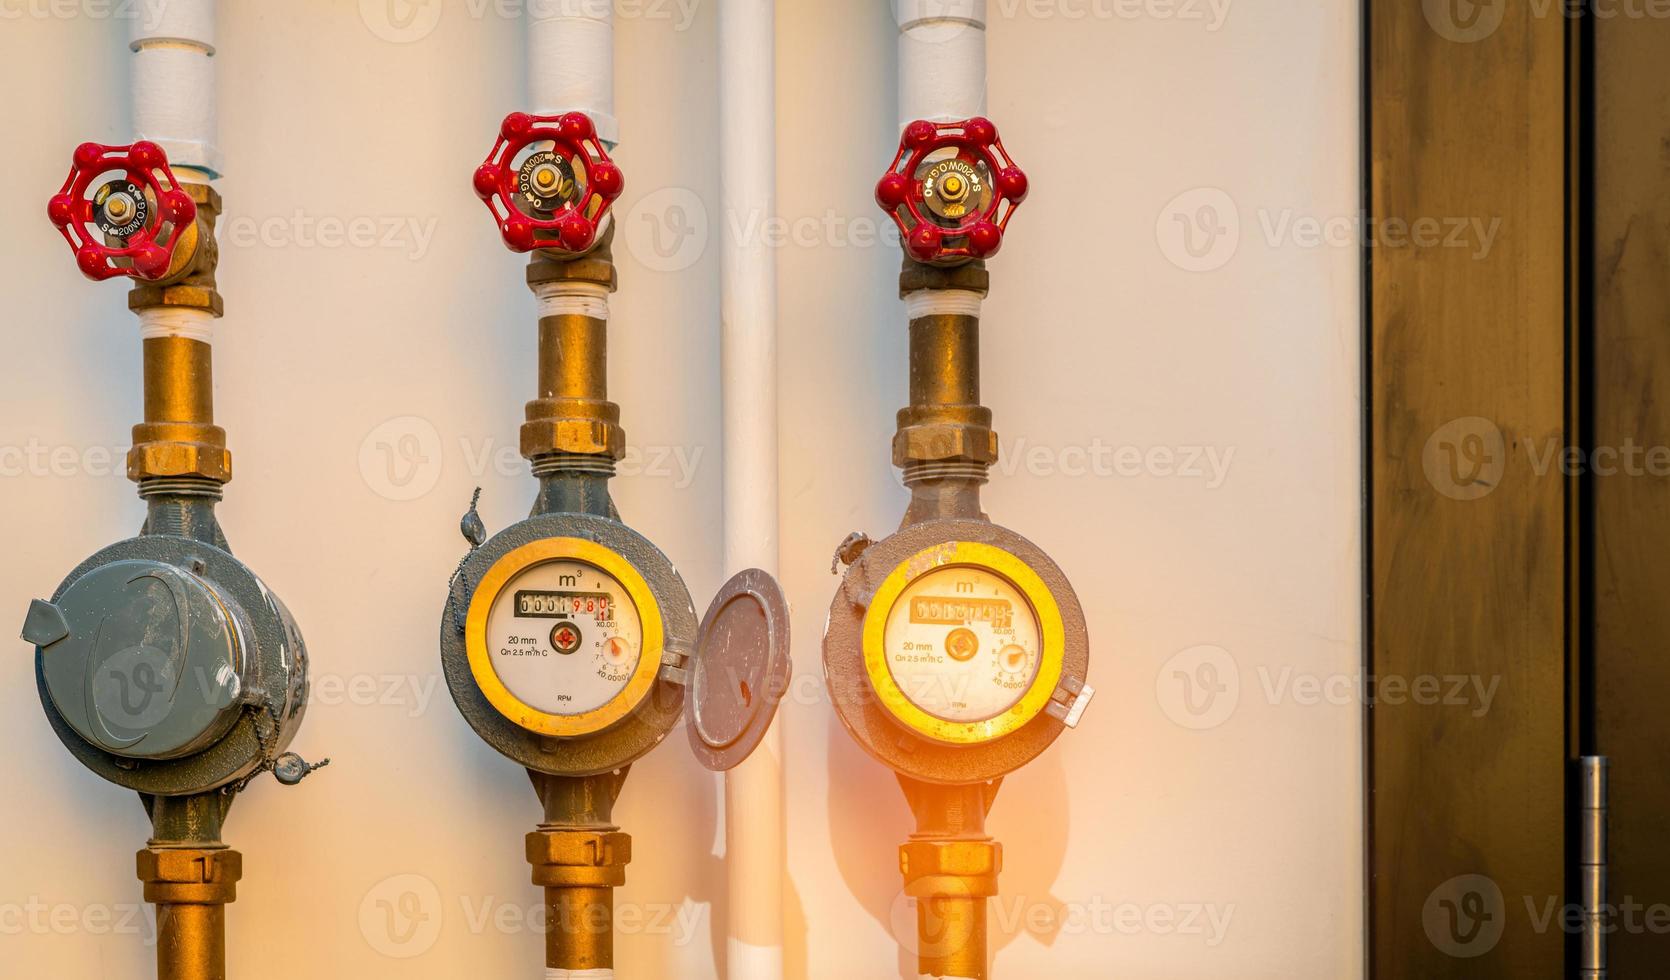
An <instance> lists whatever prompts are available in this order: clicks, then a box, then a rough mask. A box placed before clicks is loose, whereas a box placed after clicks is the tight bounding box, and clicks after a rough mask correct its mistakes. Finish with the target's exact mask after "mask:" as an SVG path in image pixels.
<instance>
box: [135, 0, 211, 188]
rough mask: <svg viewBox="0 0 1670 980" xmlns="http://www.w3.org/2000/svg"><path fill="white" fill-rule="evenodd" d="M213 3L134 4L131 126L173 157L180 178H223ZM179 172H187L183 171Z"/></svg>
mask: <svg viewBox="0 0 1670 980" xmlns="http://www.w3.org/2000/svg"><path fill="white" fill-rule="evenodd" d="M215 3H216V0H145V2H143V3H137V4H134V9H133V15H132V17H131V18H130V19H129V21H128V24H129V31H128V40H129V44H128V47H129V49H130V50H132V51H133V73H132V77H133V128H134V132H135V134H136V135H137V137H138V138H139V139H146V140H150V141H151V142H153V143H155V144H157V145H158V146H160V147H162V150H163V152H164V153H166V154H168V162H169V164H170V165H171V166H172V167H173V168H174V170H175V173H176V174H178V176H179V178H180V179H181V180H185V181H195V182H206V181H210V180H213V179H215V178H216V177H219V176H220V175H221V173H222V171H221V156H220V144H219V119H218V117H217V115H216V111H217V110H216V99H215V69H214V56H215ZM181 170H184V171H186V173H180V171H181Z"/></svg>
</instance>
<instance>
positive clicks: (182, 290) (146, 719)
mask: <svg viewBox="0 0 1670 980" xmlns="http://www.w3.org/2000/svg"><path fill="white" fill-rule="evenodd" d="M219 210H220V197H219V195H218V194H216V193H215V191H214V190H213V189H211V188H210V187H208V186H206V185H194V184H183V183H181V182H180V181H179V180H178V179H176V178H175V176H174V173H173V171H172V169H170V167H169V165H168V160H167V158H166V156H165V155H164V153H163V151H162V149H161V148H159V147H158V146H157V145H156V144H154V143H148V142H138V143H134V144H132V145H131V146H101V145H99V144H96V143H85V144H83V145H82V146H81V147H79V148H78V149H77V150H76V151H75V156H74V163H73V166H72V168H71V171H70V175H69V178H68V179H67V180H65V182H64V186H63V188H62V189H61V190H60V191H59V193H58V194H56V195H54V196H53V198H52V199H51V201H50V202H49V204H48V207H47V211H48V216H49V217H50V218H51V220H52V221H53V223H54V224H55V225H56V226H57V227H58V229H59V230H60V232H61V233H62V234H63V236H64V238H65V240H66V241H68V242H69V243H70V246H71V248H72V249H73V250H74V251H75V255H76V262H77V265H79V266H80V268H81V270H82V272H83V273H84V274H85V275H87V276H88V277H89V278H91V279H95V280H103V279H110V278H116V277H125V278H131V279H134V280H135V281H136V284H135V286H134V288H133V290H132V291H131V292H130V293H129V295H128V305H129V307H130V308H132V309H133V310H134V311H135V312H137V313H138V314H139V315H140V319H141V324H142V327H141V330H142V337H143V341H142V342H143V348H144V375H145V377H144V387H145V399H144V402H145V419H144V421H143V422H141V423H140V424H138V425H136V426H134V430H133V438H134V445H133V449H132V450H131V451H130V452H129V454H128V476H129V477H130V478H131V479H133V480H134V481H135V482H137V483H138V485H139V495H140V496H141V497H143V498H144V499H145V501H146V508H147V510H146V518H145V523H144V526H143V527H142V528H141V529H140V532H139V535H138V536H137V537H133V538H129V539H127V540H125V541H121V542H118V543H116V544H113V545H111V546H109V547H107V548H105V549H103V550H101V551H99V552H98V553H96V554H94V555H93V556H92V557H90V558H88V559H87V560H86V561H84V562H82V563H81V564H80V565H78V566H77V567H76V568H75V569H74V570H73V571H71V572H70V574H69V575H68V576H67V577H66V578H65V579H64V581H63V583H62V584H61V585H59V586H58V588H57V590H56V591H55V592H54V593H53V594H52V597H51V598H50V599H37V600H35V601H34V603H32V604H31V605H30V607H29V611H28V614H27V616H26V617H25V620H24V625H23V638H24V639H25V640H27V641H28V642H30V643H32V644H34V645H35V647H36V654H35V666H36V676H37V680H38V685H39V688H40V696H41V705H42V707H43V708H44V709H45V711H46V715H47V718H48V720H49V721H50V722H51V724H52V727H53V729H54V730H55V731H56V732H57V733H58V737H59V739H60V740H61V741H62V742H63V743H64V746H65V747H66V748H67V749H69V750H70V753H71V754H72V755H74V756H75V757H76V759H78V760H79V761H80V762H81V763H82V764H83V765H85V766H86V767H87V768H89V769H91V770H92V771H93V772H95V773H97V774H98V775H100V776H102V777H104V778H105V779H107V780H109V781H111V782H113V783H116V784H117V785H119V786H122V787H125V788H127V789H131V790H134V791H136V792H138V793H139V795H140V799H141V800H142V802H143V803H144V805H145V809H146V812H147V813H148V814H149V815H150V818H151V822H152V835H151V840H150V842H149V844H148V846H147V847H146V848H145V849H144V850H142V851H140V852H139V855H138V872H139V876H140V878H141V879H142V880H143V881H144V886H145V898H146V900H147V901H150V902H154V903H156V904H157V927H158V942H157V972H158V975H159V977H162V978H164V980H213V978H222V977H224V976H225V975H226V972H225V971H226V966H225V957H226V954H225V943H226V938H225V905H226V904H227V903H229V902H231V901H232V900H233V898H234V897H235V886H236V884H237V881H238V879H239V877H240V875H241V869H242V859H241V857H240V856H239V854H238V852H237V851H234V850H231V849H229V848H227V846H226V845H225V844H224V843H222V842H221V839H220V835H221V826H222V823H223V821H224V819H225V817H226V813H227V810H228V809H229V808H230V807H231V805H232V801H233V799H234V798H235V797H236V795H237V793H238V792H239V791H241V790H242V789H243V788H244V787H245V786H246V785H247V784H248V783H249V781H250V780H251V779H253V778H255V777H256V776H257V775H259V774H261V773H263V772H266V771H272V772H273V773H274V774H275V775H276V776H277V778H278V779H279V780H280V781H281V782H284V783H286V784H291V785H293V784H295V783H297V782H299V781H300V780H301V779H302V778H303V777H305V776H306V775H307V774H308V773H310V772H312V771H313V770H314V769H315V768H318V767H317V766H315V765H311V764H309V763H307V762H306V761H304V760H303V759H302V758H301V757H300V756H298V755H295V754H294V753H291V752H289V751H287V750H288V747H289V745H290V742H291V740H292V739H294V738H295V735H296V732H297V730H298V728H299V727H300V725H301V721H302V716H303V713H304V711H305V709H306V706H307V663H308V660H307V648H306V646H305V645H304V644H303V643H302V637H301V633H300V631H299V630H298V629H297V628H296V623H295V620H294V618H292V617H291V615H290V612H289V610H287V609H286V608H285V607H284V603H283V602H281V601H279V598H278V596H277V595H276V594H275V593H273V591H272V590H271V589H269V588H268V587H267V586H266V585H265V584H264V583H263V582H262V581H261V580H260V579H259V578H257V577H256V575H255V573H254V572H252V571H251V570H250V569H249V568H248V567H247V566H246V565H244V564H243V563H242V562H240V561H239V560H238V559H237V558H235V557H233V556H232V554H231V551H230V549H229V547H228V545H227V541H226V537H225V535H224V533H223V532H222V530H221V527H220V524H219V522H218V521H217V520H216V518H215V504H216V503H217V502H218V501H219V500H220V499H221V494H222V487H223V486H224V485H225V484H226V483H227V482H228V481H229V480H230V479H231V454H230V453H229V452H228V451H227V449H226V433H225V432H224V431H223V430H222V429H221V428H220V427H219V426H217V425H215V424H214V412H213V395H212V380H211V373H210V346H209V342H208V338H207V333H206V326H207V324H208V323H209V322H210V321H211V320H212V318H213V317H217V316H219V315H220V312H221V309H222V304H221V298H220V294H219V293H218V292H217V291H216V289H215V280H214V272H215V259H216V251H215V248H214V220H215V217H216V215H217V214H218V213H219ZM320 765H323V763H320Z"/></svg>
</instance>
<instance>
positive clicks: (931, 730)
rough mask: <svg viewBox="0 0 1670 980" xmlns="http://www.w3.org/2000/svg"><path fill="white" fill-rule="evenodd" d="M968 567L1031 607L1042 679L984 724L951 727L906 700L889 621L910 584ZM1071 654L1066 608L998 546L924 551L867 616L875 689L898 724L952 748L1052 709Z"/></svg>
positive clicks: (897, 572) (883, 590)
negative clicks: (1008, 586) (892, 664)
mask: <svg viewBox="0 0 1670 980" xmlns="http://www.w3.org/2000/svg"><path fill="white" fill-rule="evenodd" d="M954 565H967V566H974V567H977V568H984V569H987V570H989V571H991V572H994V573H996V574H998V575H1001V576H1002V577H1004V578H1006V579H1008V580H1009V581H1010V582H1012V583H1013V584H1014V586H1015V588H1016V589H1018V590H1020V593H1021V594H1022V595H1024V596H1025V597H1026V601H1027V602H1028V603H1030V604H1031V606H1032V611H1033V613H1034V614H1035V615H1036V616H1037V617H1038V629H1039V636H1040V641H1041V649H1040V650H1039V664H1038V674H1037V676H1036V677H1034V678H1033V680H1032V684H1031V686H1030V687H1028V688H1027V689H1026V693H1024V694H1022V695H1021V697H1020V699H1019V700H1017V701H1016V702H1015V703H1014V704H1013V705H1012V706H1010V707H1009V708H1008V710H1006V711H1004V712H1003V713H1002V714H999V715H997V716H996V717H993V718H987V719H984V720H982V721H948V720H946V719H944V718H940V717H938V716H937V715H933V714H930V713H929V712H927V711H926V710H924V709H923V708H921V707H920V706H918V705H917V704H916V702H914V701H912V700H911V699H910V698H909V697H908V696H906V694H905V692H904V690H903V689H902V688H900V687H899V682H898V681H897V680H896V679H895V678H894V677H893V671H892V670H891V669H890V668H889V667H888V666H887V650H886V642H885V638H886V628H887V617H888V614H889V613H890V612H891V611H892V609H893V604H894V603H895V602H897V601H898V599H899V596H900V595H901V594H903V592H904V591H905V589H906V587H908V586H909V585H910V583H911V582H913V581H915V580H916V579H918V578H920V577H921V576H923V575H925V574H927V573H928V572H932V571H936V570H938V569H941V568H946V567H949V566H954ZM1065 649H1066V629H1065V627H1064V626H1063V623H1062V618H1061V607H1060V605H1059V604H1057V603H1056V601H1055V596H1054V595H1053V594H1052V593H1051V592H1050V590H1049V587H1048V586H1047V585H1045V584H1044V580H1043V579H1042V578H1041V577H1039V575H1038V573H1037V572H1035V571H1033V570H1032V567H1031V566H1030V565H1028V564H1027V563H1026V562H1024V561H1022V560H1021V559H1020V558H1018V557H1016V556H1015V555H1012V554H1010V553H1009V552H1007V551H1004V550H1003V549H1002V548H999V547H996V546H995V545H989V544H982V543H980V542H976V541H949V542H946V543H944V544H938V545H934V546H933V547H931V548H926V549H923V550H922V551H919V552H917V553H916V554H914V555H912V556H911V557H910V558H908V559H906V560H905V561H903V562H901V563H899V565H898V567H896V568H894V569H893V571H892V572H890V573H888V575H887V577H886V578H885V579H883V580H882V582H881V586H880V587H879V588H877V589H876V594H875V598H873V599H872V600H871V601H870V605H869V608H868V609H867V610H865V613H864V671H865V673H866V674H868V675H869V678H870V688H871V690H873V691H875V693H876V696H877V697H878V698H879V699H880V701H881V704H882V706H883V707H884V708H886V709H887V711H888V713H889V714H891V715H892V716H893V717H894V718H896V719H898V720H899V721H901V722H903V723H904V724H905V726H906V727H908V728H910V729H911V730H912V731H915V732H917V733H919V734H921V735H925V736H927V737H928V738H931V739H934V740H935V741H939V742H947V743H950V744H953V745H977V744H979V743H982V742H989V741H992V740H993V739H997V738H1002V737H1003V736H1005V735H1009V734H1011V733H1013V732H1016V731H1018V730H1020V729H1021V728H1022V727H1024V726H1025V725H1026V724H1027V723H1028V722H1030V721H1032V719H1034V718H1036V717H1038V715H1039V714H1040V713H1042V712H1043V710H1044V708H1045V707H1047V706H1048V705H1049V703H1050V696H1051V695H1052V694H1054V693H1055V689H1056V687H1057V685H1059V684H1060V683H1061V657H1062V652H1063V650H1065Z"/></svg>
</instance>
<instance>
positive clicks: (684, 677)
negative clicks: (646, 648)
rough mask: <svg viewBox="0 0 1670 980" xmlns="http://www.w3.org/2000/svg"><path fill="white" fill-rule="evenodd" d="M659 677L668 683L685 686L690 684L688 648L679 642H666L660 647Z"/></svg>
mask: <svg viewBox="0 0 1670 980" xmlns="http://www.w3.org/2000/svg"><path fill="white" fill-rule="evenodd" d="M660 676H661V679H662V680H664V681H666V682H667V683H669V684H677V685H678V686H679V687H687V686H689V684H690V649H689V648H688V647H686V646H684V645H683V644H682V643H681V642H672V643H668V644H667V645H666V646H664V647H662V648H661V675H660Z"/></svg>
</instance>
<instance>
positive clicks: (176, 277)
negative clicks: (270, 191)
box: [128, 184, 226, 317]
mask: <svg viewBox="0 0 1670 980" xmlns="http://www.w3.org/2000/svg"><path fill="white" fill-rule="evenodd" d="M180 190H182V191H185V192H186V193H187V194H189V195H190V196H191V199H192V201H193V202H195V203H196V205H197V220H196V221H195V222H193V223H192V224H191V225H190V226H189V227H187V228H186V229H184V230H183V231H181V232H180V234H181V235H182V236H183V240H182V241H181V243H180V247H179V248H177V249H175V250H174V263H173V264H172V265H171V266H169V269H168V274H167V275H165V276H163V278H161V279H159V280H157V281H156V282H145V281H143V280H139V281H136V282H135V283H134V285H133V288H132V289H130V290H128V309H130V310H133V311H134V312H136V313H137V312H138V311H140V310H145V309H150V308H152V307H156V306H178V307H184V308H186V309H192V310H203V311H204V312H206V313H209V314H212V315H213V316H216V317H220V316H224V315H225V313H226V301H225V300H224V299H222V298H221V295H220V292H219V290H218V289H216V287H215V267H216V266H217V265H218V264H219V262H220V246H219V244H218V243H217V242H216V241H215V221H216V220H217V219H219V217H220V210H221V200H220V192H219V191H216V190H215V189H214V188H213V187H210V186H209V185H207V184H181V185H180Z"/></svg>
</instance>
